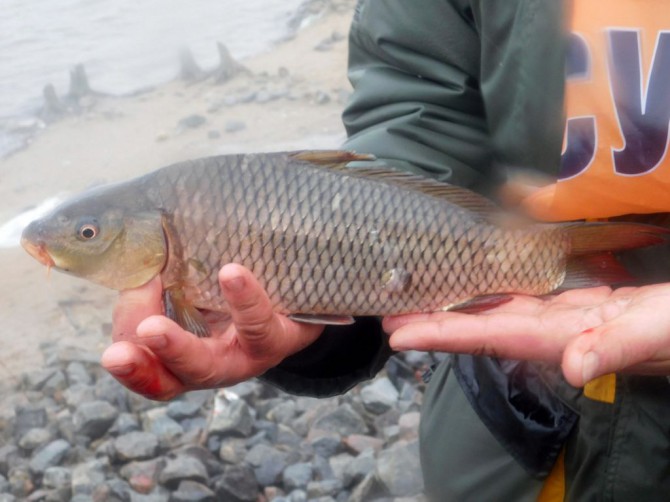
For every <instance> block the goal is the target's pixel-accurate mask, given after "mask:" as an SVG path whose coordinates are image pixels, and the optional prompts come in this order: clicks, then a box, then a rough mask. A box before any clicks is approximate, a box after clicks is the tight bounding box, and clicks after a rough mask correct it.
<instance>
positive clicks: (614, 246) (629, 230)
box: [566, 222, 670, 255]
mask: <svg viewBox="0 0 670 502" xmlns="http://www.w3.org/2000/svg"><path fill="white" fill-rule="evenodd" d="M566 228H567V230H568V234H569V235H570V242H571V245H570V254H571V255H583V254H592V253H604V252H608V251H622V250H624V249H635V248H641V247H646V246H653V245H654V244H661V243H662V242H665V241H666V240H667V239H668V238H669V237H670V230H669V229H666V228H662V227H655V226H653V225H645V224H642V223H618V222H612V223H570V224H569V225H567V227H566Z"/></svg>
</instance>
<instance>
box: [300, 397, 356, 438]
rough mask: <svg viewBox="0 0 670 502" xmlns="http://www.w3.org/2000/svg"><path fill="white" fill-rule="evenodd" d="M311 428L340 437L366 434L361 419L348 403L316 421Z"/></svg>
mask: <svg viewBox="0 0 670 502" xmlns="http://www.w3.org/2000/svg"><path fill="white" fill-rule="evenodd" d="M312 428H313V429H320V430H324V431H331V432H335V433H337V434H339V435H340V436H349V435H351V434H366V433H367V432H368V427H367V425H365V421H364V420H363V418H362V417H361V416H360V415H359V414H358V413H356V411H355V410H354V409H353V408H352V407H351V405H350V404H348V403H345V404H343V405H341V406H339V407H337V408H336V409H335V410H334V411H331V412H330V413H326V414H325V415H323V416H322V417H320V418H318V419H316V420H315V422H314V424H313V426H312Z"/></svg>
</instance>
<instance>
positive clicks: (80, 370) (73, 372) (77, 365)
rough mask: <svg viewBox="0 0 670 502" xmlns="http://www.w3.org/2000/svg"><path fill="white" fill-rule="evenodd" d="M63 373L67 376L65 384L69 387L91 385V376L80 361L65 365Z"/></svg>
mask: <svg viewBox="0 0 670 502" xmlns="http://www.w3.org/2000/svg"><path fill="white" fill-rule="evenodd" d="M65 372H66V374H67V382H68V384H69V385H70V386H73V385H91V384H93V378H92V377H91V374H90V373H89V372H88V370H87V369H86V366H85V365H84V363H82V362H80V361H72V362H71V363H70V364H68V365H67V369H66V370H65Z"/></svg>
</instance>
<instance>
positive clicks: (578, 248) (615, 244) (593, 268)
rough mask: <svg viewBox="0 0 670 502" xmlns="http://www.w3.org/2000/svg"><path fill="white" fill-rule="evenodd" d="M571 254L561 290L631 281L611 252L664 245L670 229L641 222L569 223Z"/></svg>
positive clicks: (630, 276)
mask: <svg viewBox="0 0 670 502" xmlns="http://www.w3.org/2000/svg"><path fill="white" fill-rule="evenodd" d="M566 228H567V230H568V234H569V235H570V254H569V256H568V261H567V265H566V273H565V280H564V281H563V283H562V284H561V286H560V287H559V290H567V289H576V288H589V287H595V286H604V285H616V284H622V283H626V282H632V281H633V280H634V279H635V278H634V277H633V276H632V275H631V274H630V273H629V272H628V271H627V270H626V269H625V268H624V266H623V265H621V263H619V261H618V260H617V259H616V257H615V256H614V255H613V254H612V251H623V250H626V249H635V248H640V247H646V246H653V245H654V244H661V243H663V242H666V241H667V240H668V238H670V230H668V229H665V228H662V227H656V226H653V225H645V224H641V223H617V222H612V223H570V224H569V225H568V226H567V227H566Z"/></svg>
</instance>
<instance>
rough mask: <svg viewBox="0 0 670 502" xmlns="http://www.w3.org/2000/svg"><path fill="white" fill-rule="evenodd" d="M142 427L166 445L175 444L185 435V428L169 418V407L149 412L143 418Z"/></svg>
mask: <svg viewBox="0 0 670 502" xmlns="http://www.w3.org/2000/svg"><path fill="white" fill-rule="evenodd" d="M142 426H143V428H144V430H145V431H149V432H152V433H153V434H155V435H156V437H158V440H159V441H160V442H161V444H164V445H171V444H173V443H174V442H175V441H176V439H177V438H179V436H181V435H182V434H183V433H184V428H183V427H182V426H181V425H179V423H178V422H175V421H174V420H173V419H171V418H170V417H169V416H168V414H167V407H160V408H154V409H151V410H147V412H146V413H145V414H144V416H143V417H142Z"/></svg>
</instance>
